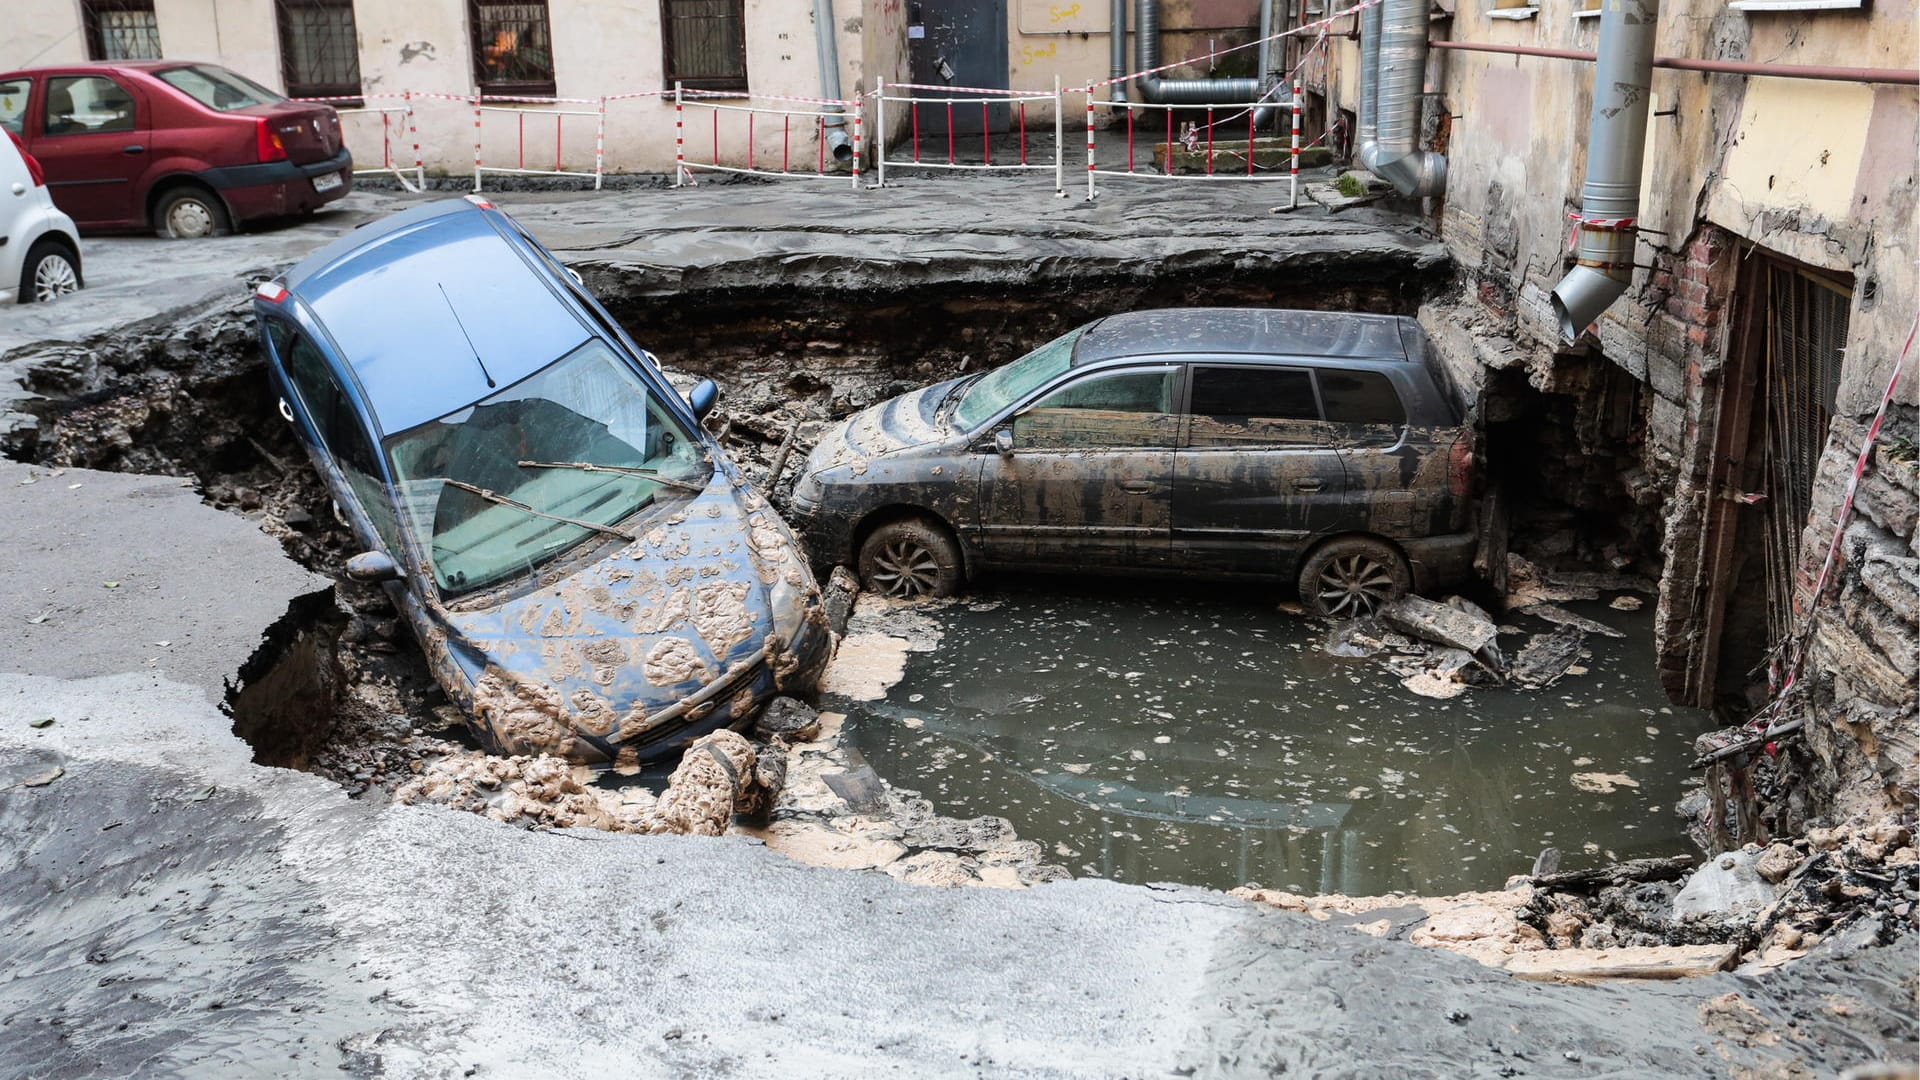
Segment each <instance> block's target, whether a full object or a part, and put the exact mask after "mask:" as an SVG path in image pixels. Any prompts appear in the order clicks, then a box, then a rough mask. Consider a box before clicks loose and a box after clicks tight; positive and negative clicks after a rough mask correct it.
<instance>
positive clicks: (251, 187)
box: [200, 147, 353, 222]
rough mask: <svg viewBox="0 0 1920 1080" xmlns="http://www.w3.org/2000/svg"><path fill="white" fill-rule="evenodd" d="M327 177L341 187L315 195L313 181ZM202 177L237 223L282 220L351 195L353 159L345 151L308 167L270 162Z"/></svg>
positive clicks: (213, 171) (209, 173)
mask: <svg viewBox="0 0 1920 1080" xmlns="http://www.w3.org/2000/svg"><path fill="white" fill-rule="evenodd" d="M328 175H335V176H338V177H340V186H338V187H336V188H334V189H332V190H331V191H315V190H314V187H313V182H314V180H315V179H317V178H319V177H322V176H328ZM200 176H201V178H202V179H204V180H205V181H206V182H207V183H208V184H210V185H212V186H213V189H214V190H215V191H218V192H219V193H220V197H221V198H222V199H224V200H226V203H227V209H228V210H229V211H230V212H231V213H232V214H233V219H234V221H235V222H241V221H250V220H252V219H254V218H263V217H280V216H282V215H286V214H293V213H298V212H300V211H302V210H314V209H318V208H319V207H321V206H323V205H325V204H327V203H330V202H332V201H333V200H335V199H338V198H340V197H341V196H342V195H345V194H346V193H347V192H349V191H352V190H353V155H352V154H351V153H350V152H348V151H347V150H346V149H345V148H344V147H343V148H342V149H341V150H340V152H339V153H338V154H335V155H334V156H332V157H330V158H328V159H327V160H325V161H315V162H311V163H309V164H306V165H296V164H294V163H293V162H291V161H269V162H265V163H262V164H259V165H235V166H231V167H229V168H224V169H208V170H207V171H206V172H204V173H201V174H200Z"/></svg>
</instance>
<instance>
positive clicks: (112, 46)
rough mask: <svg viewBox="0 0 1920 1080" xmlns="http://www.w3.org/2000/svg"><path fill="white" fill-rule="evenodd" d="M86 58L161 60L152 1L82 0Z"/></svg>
mask: <svg viewBox="0 0 1920 1080" xmlns="http://www.w3.org/2000/svg"><path fill="white" fill-rule="evenodd" d="M80 13H81V18H82V20H83V22H84V24H85V26H86V31H87V55H88V56H89V57H90V58H92V59H94V60H158V59H160V22H159V20H158V19H156V18H155V17H154V14H153V0H82V3H81V6H80Z"/></svg>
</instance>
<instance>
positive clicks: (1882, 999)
mask: <svg viewBox="0 0 1920 1080" xmlns="http://www.w3.org/2000/svg"><path fill="white" fill-rule="evenodd" d="M36 471H37V472H38V473H39V477H40V478H39V479H36V481H35V483H33V484H31V485H24V486H23V485H22V484H21V481H22V480H23V479H26V478H27V477H28V475H29V473H30V472H36ZM71 484H79V485H81V486H80V487H78V488H74V487H69V486H68V485H71ZM43 485H44V486H43ZM0 490H5V491H6V492H7V493H8V498H9V501H10V503H12V504H13V505H15V506H18V507H21V508H23V509H26V510H27V511H29V512H27V513H14V514H8V515H5V516H4V517H0V546H3V547H4V549H5V550H7V551H9V552H10V553H12V554H13V557H15V558H18V559H20V560H23V561H22V562H21V563H20V564H18V565H22V566H24V567H26V568H28V569H29V570H30V571H31V573H30V574H21V573H12V574H8V575H6V577H5V578H4V579H0V580H3V581H4V584H3V585H0V623H4V624H5V625H7V626H9V627H19V626H22V625H26V626H29V627H33V628H36V630H35V632H38V628H44V627H49V626H51V627H54V628H55V629H54V630H53V631H50V632H51V633H60V628H62V627H64V629H65V631H66V633H65V634H64V635H62V637H60V638H57V639H50V640H42V641H40V642H39V643H37V644H35V643H32V639H31V638H28V639H26V640H27V641H28V642H29V643H28V645H27V647H25V648H22V647H20V645H18V644H14V643H15V642H19V641H21V640H22V637H21V636H20V635H10V636H9V638H8V641H9V645H8V646H7V648H6V652H5V654H4V656H0V668H4V669H5V670H7V671H9V672H13V674H7V675H4V676H0V821H4V828H3V829H0V919H4V920H5V922H6V925H7V926H9V928H10V930H11V932H10V933H9V934H8V935H7V936H6V937H5V938H4V940H0V970H4V971H5V972H6V973H7V974H6V976H5V978H4V980H0V1074H5V1075H8V1076H33V1075H48V1074H58V1075H98V1076H119V1075H128V1074H132V1073H135V1072H137V1073H139V1074H140V1075H148V1076H161V1075H194V1076H206V1075H223V1076H225V1075H250V1074H262V1075H268V1074H271V1075H287V1074H289V1073H294V1074H319V1073H332V1072H335V1071H336V1070H342V1069H344V1070H345V1071H346V1072H347V1073H348V1074H349V1075H366V1076H372V1075H384V1076H424V1077H438V1076H460V1075H482V1076H484V1075H519V1074H525V1073H528V1072H531V1071H535V1070H538V1071H540V1072H542V1073H548V1074H569V1075H585V1074H589V1073H603V1072H606V1071H609V1070H616V1069H617V1070H619V1071H621V1072H629V1073H639V1074H644V1075H711V1074H713V1073H717V1072H727V1073H731V1074H734V1075H743V1076H792V1075H852V1074H856V1073H859V1074H864V1073H867V1072H871V1071H873V1068H874V1066H875V1065H876V1064H878V1065H885V1066H891V1067H894V1068H897V1069H899V1070H900V1071H902V1072H904V1073H907V1074H909V1075H929V1076H959V1075H1019V1076H1162V1075H1170V1074H1176V1073H1177V1074H1185V1075H1222V1076H1229V1075H1273V1074H1275V1073H1277V1072H1279V1071H1281V1070H1282V1069H1283V1068H1284V1069H1286V1070H1289V1071H1295V1070H1297V1071H1300V1072H1306V1073H1316V1072H1318V1073H1325V1074H1330V1075H1341V1074H1359V1073H1362V1072H1365V1073H1369V1074H1378V1073H1387V1074H1406V1075H1518V1074H1520V1073H1523V1072H1524V1073H1526V1074H1528V1075H1565V1076H1604V1075H1615V1076H1626V1075H1652V1074H1660V1075H1700V1076H1714V1075H1725V1074H1726V1073H1727V1072H1728V1071H1729V1070H1732V1069H1735V1068H1746V1069H1753V1070H1756V1071H1755V1072H1754V1073H1753V1075H1781V1076H1786V1075H1794V1073H1793V1072H1792V1071H1791V1070H1792V1069H1793V1068H1795V1066H1794V1064H1793V1063H1794V1062H1795V1061H1796V1060H1801V1061H1806V1062H1824V1063H1827V1064H1830V1065H1839V1064H1844V1063H1847V1062H1852V1061H1857V1060H1863V1059H1868V1058H1871V1057H1873V1056H1877V1055H1881V1054H1887V1053H1892V1052H1897V1050H1890V1049H1889V1047H1888V1045H1887V1042H1888V1040H1889V1038H1891V1039H1892V1040H1894V1041H1895V1042H1897V1041H1898V1040H1899V1039H1901V1038H1910V1034H1907V1035H1903V1034H1902V1033H1903V1032H1907V1031H1909V1030H1910V1029H1908V1028H1907V1027H1906V1025H1905V1022H1904V1021H1903V1020H1902V1019H1901V1015H1902V1012H1903V1010H1904V1009H1906V1008H1907V1007H1908V1005H1909V1003H1910V992H1911V991H1910V987H1908V986H1907V985H1905V983H1904V979H1905V978H1906V976H1904V975H1903V974H1902V972H1903V968H1904V967H1905V960H1906V957H1905V956H1904V954H1902V955H1899V956H1896V955H1892V954H1893V953H1894V952H1896V951H1897V950H1889V949H1870V950H1867V951H1865V952H1861V953H1857V954H1852V947H1853V943H1851V942H1849V941H1847V940H1844V939H1839V940H1835V941H1833V942H1830V943H1828V944H1827V945H1824V946H1822V949H1823V950H1824V951H1826V952H1827V953H1829V954H1830V955H1831V956H1833V957H1834V958H1832V959H1829V960H1827V961H1826V962H1823V963H1802V964H1799V965H1796V966H1795V967H1794V968H1792V969H1790V970H1788V971H1784V972H1776V973H1773V974H1771V975H1768V976H1765V977H1763V978H1757V979H1756V978H1743V977H1736V976H1730V975H1720V976H1712V977H1709V978H1704V979H1697V980H1691V981H1688V982H1685V983H1681V984H1671V985H1651V986H1649V985H1635V986H1630V987H1629V986H1617V985H1616V986H1610V987H1606V988H1598V989H1596V988H1581V987H1561V986H1546V985H1536V984H1528V983H1521V982H1517V981H1514V980H1512V979H1510V978H1508V977H1507V976H1505V975H1502V974H1498V973H1495V972H1491V971H1488V970H1486V969H1483V968H1481V967H1480V966H1479V965H1477V964H1475V963H1473V962H1472V961H1470V960H1467V959H1465V958H1462V957H1456V956H1451V955H1446V954H1441V953H1436V952H1433V951H1430V950H1423V949H1418V948H1415V947H1412V946H1408V945H1404V944H1401V943H1397V942H1382V941H1376V940H1374V939H1372V938H1369V937H1366V936H1364V935H1361V934H1358V933H1355V932H1353V931H1351V930H1347V929H1343V928H1341V927H1339V926H1337V925H1331V924H1320V923H1315V922H1313V921H1311V920H1309V919H1307V918H1305V917H1303V916H1298V915H1295V914H1293V913H1289V912H1281V911H1272V910H1269V909H1266V908H1264V907H1261V906H1258V905H1253V904H1247V903H1243V902H1241V901H1238V900H1234V899H1230V898H1228V897H1225V896H1222V895H1220V894H1218V893H1212V892H1207V891H1204V890H1198V889H1188V888H1178V887H1144V886H1126V885H1118V884H1112V883H1107V882H1100V881H1071V882H1060V883H1055V884H1049V885H1044V886H1040V887H1037V888H1033V889H1027V890H1022V891H1017V892H1011V891H1000V890H988V889H955V890H944V889H924V888H915V887H912V886H908V885H904V884H901V883H899V882H896V881H894V880H893V879H891V878H888V877H886V876H884V875H882V874H878V873H854V872H843V871H831V870H822V869H816V868H810V867H805V866H801V865H798V864H795V863H792V862H790V861H788V860H786V859H784V858H782V857H781V856H779V855H777V854H774V853H773V852H771V851H768V850H767V849H765V848H764V847H762V846H760V845H759V844H757V843H755V842H753V841H750V840H745V839H741V838H722V839H700V838H678V837H647V836H631V835H609V834H603V833H591V832H585V831H555V832H541V831H527V830H522V829H515V828H512V827H509V826H504V825H500V824H498V823H495V822H491V821H488V820H486V819H484V818H481V817H478V816H475V815H469V814H458V813H447V812H444V811H441V810H437V809H434V808H430V807H401V806H391V805H386V804H384V803H381V802H377V801H373V800H352V799H349V798H348V797H347V795H346V794H345V793H344V791H343V790H342V789H341V788H340V787H338V786H336V785H334V784H331V783H329V782H327V781H325V780H323V779H320V778H319V777H315V776H311V775H308V774H304V773H297V772H292V771H287V770H282V769H275V768H269V767H264V766H259V765H255V764H253V763H251V761H250V760H249V759H250V756H251V753H250V750H249V748H248V747H247V746H246V744H244V743H243V742H241V741H240V740H239V739H238V738H237V737H235V736H234V735H233V733H232V730H231V720H230V719H229V718H228V717H227V716H225V715H223V714H222V713H221V712H220V710H219V709H218V708H217V707H216V706H215V705H214V704H213V701H214V700H215V699H217V698H219V697H220V696H221V695H222V693H223V686H222V683H223V681H224V678H225V677H226V676H225V674H224V673H226V672H231V671H233V670H235V669H236V668H237V667H238V665H239V664H240V663H241V662H242V661H243V660H244V659H245V658H246V656H247V654H248V653H249V652H250V651H251V650H252V648H253V647H254V646H255V644H256V643H257V638H258V635H259V633H260V630H261V626H260V623H261V621H262V620H263V619H270V617H271V616H272V615H273V614H275V613H274V612H271V611H270V610H268V609H269V608H271V606H272V605H273V602H274V600H275V598H277V600H278V602H280V603H284V602H286V601H287V600H289V599H291V598H292V597H293V596H295V595H298V594H299V593H300V592H301V591H303V590H305V589H306V588H308V587H309V586H310V585H311V578H310V577H309V575H307V574H306V573H305V572H304V571H301V570H299V569H298V568H297V567H294V566H293V565H292V564H291V563H289V562H288V561H287V560H286V558H285V556H284V555H283V554H282V552H281V550H280V548H279V545H278V544H277V543H275V542H274V541H273V540H271V539H269V538H268V537H266V536H264V535H262V534H260V533H258V532H257V531H254V530H253V529H252V528H251V526H249V525H248V524H247V523H246V522H244V521H242V520H240V519H239V518H236V517H233V516H231V515H227V514H224V513H222V512H220V511H218V510H215V509H212V508H210V507H207V506H205V505H203V504H202V503H201V502H200V501H199V499H198V498H197V497H196V496H195V495H194V493H193V492H192V491H191V489H189V488H185V487H182V486H179V485H178V483H177V482H170V481H166V480H155V479H151V478H136V477H127V476H115V475H109V474H100V473H92V472H87V471H84V470H70V471H68V472H66V473H64V474H63V475H62V476H60V477H54V478H49V477H47V476H46V472H45V470H29V469H28V468H27V467H23V466H18V465H4V466H0ZM82 492H88V493H90V496H91V497H89V498H82V497H81V495H80V493H82ZM99 505H105V506H106V507H108V508H110V509H109V511H107V512H108V513H109V514H111V512H112V509H115V508H118V507H121V506H125V507H128V509H127V510H126V511H125V512H126V513H129V514H136V515H137V517H138V521H139V528H138V529H137V531H129V532H127V533H124V534H123V535H121V536H120V537H118V538H116V539H117V543H115V544H108V543H97V544H96V545H93V546H97V547H101V548H107V549H114V548H118V549H119V550H110V551H107V552H105V553H103V554H102V555H101V558H100V559H99V560H95V561H89V560H82V559H75V558H72V557H71V555H72V553H73V552H74V550H75V546H74V545H69V544H67V543H66V542H65V541H66V540H67V538H69V537H74V536H83V537H84V536H94V537H99V538H101V539H104V537H101V534H100V533H99V532H98V529H99V528H100V524H101V520H102V519H100V518H99V517H97V516H96V515H98V514H99V513H101V511H99V510H97V509H96V507H97V506H99ZM113 520H117V517H114V518H113ZM188 545H198V546H200V547H201V548H202V549H205V548H207V546H208V545H217V548H216V550H217V551H218V562H219V565H220V573H219V578H220V579H221V580H224V581H226V582H249V583H251V587H250V588H249V589H247V590H245V591H247V592H249V593H251V594H252V595H253V596H254V597H255V599H254V600H253V601H249V602H243V603H231V602H218V603H207V604H205V605H203V606H201V607H199V608H196V609H194V610H193V612H192V613H190V614H188V615H184V616H183V615H181V614H179V612H180V609H181V606H182V605H181V604H180V603H179V600H180V598H181V597H183V596H186V597H191V596H208V597H210V598H211V597H213V596H216V595H217V596H219V597H220V598H221V599H222V600H223V601H226V600H230V599H232V595H233V594H234V593H235V592H238V591H240V590H236V589H233V588H230V587H228V588H222V587H221V586H220V585H219V583H218V582H217V581H214V580H211V578H212V575H210V574H209V572H208V571H207V569H206V568H205V566H204V565H202V564H200V563H199V562H198V561H187V560H175V559H163V558H156V557H154V556H155V555H156V554H157V553H163V552H167V551H175V550H180V549H182V548H184V547H187V546H188ZM63 551H64V552H65V554H64V555H62V554H60V553H61V552H63ZM111 560H120V561H119V562H113V561H111ZM103 572H105V573H111V574H117V575H120V576H118V577H103ZM108 581H118V582H119V585H118V587H116V588H112V589H109V588H106V584H105V583H106V582H108ZM123 590H124V592H123ZM49 611H50V612H52V613H53V614H50V615H49V616H48V617H47V619H46V620H45V621H44V622H41V623H32V622H30V620H31V619H33V618H35V617H37V616H39V615H40V614H41V613H43V612H49ZM56 618H58V619H59V620H60V621H59V622H56V621H55V620H56ZM89 620H90V621H89ZM81 628H85V629H86V631H87V632H86V633H80V632H78V631H79V630H80V629H81ZM161 634H167V635H172V636H170V637H160V636H158V635H161ZM57 641H64V642H66V647H65V648H61V647H59V646H58V645H57V644H56V642H57ZM160 641H167V642H169V644H167V645H164V646H162V645H159V644H155V643H157V642H160ZM143 642H145V643H146V644H143ZM47 721H51V723H47ZM1850 954H1851V955H1850ZM1730 994H1731V995H1735V996H1734V997H1732V998H1729V997H1727V996H1726V995H1730ZM1835 995H1837V996H1835ZM469 1070H472V1071H471V1072H470V1071H469Z"/></svg>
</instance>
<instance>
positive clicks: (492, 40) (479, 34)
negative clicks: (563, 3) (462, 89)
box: [472, 0, 554, 96]
mask: <svg viewBox="0 0 1920 1080" xmlns="http://www.w3.org/2000/svg"><path fill="white" fill-rule="evenodd" d="M472 16H473V63H474V80H475V81H476V82H478V83H479V84H480V90H481V92H482V93H486V94H523V95H528V96H546V95H550V94H552V93H553V92H554V81H553V35H552V33H551V32H550V31H549V29H548V22H547V5H546V0H537V2H535V3H512V4H503V3H494V2H492V0H473V3H472Z"/></svg>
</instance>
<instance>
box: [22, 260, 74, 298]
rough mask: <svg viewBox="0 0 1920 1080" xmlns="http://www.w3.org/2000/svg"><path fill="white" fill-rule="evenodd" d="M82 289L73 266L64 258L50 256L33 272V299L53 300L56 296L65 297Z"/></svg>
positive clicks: (41, 261)
mask: <svg viewBox="0 0 1920 1080" xmlns="http://www.w3.org/2000/svg"><path fill="white" fill-rule="evenodd" d="M79 287H80V277H79V275H77V274H75V273H74V272H73V264H72V263H70V262H68V261H67V260H66V258H65V257H64V256H60V255H49V256H47V257H46V258H44V259H42V260H40V265H39V266H37V267H35V268H34V271H33V298H34V299H35V300H51V299H53V298H54V297H56V296H65V295H67V294H68V293H70V292H72V291H74V290H75V289H78V288H79Z"/></svg>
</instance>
